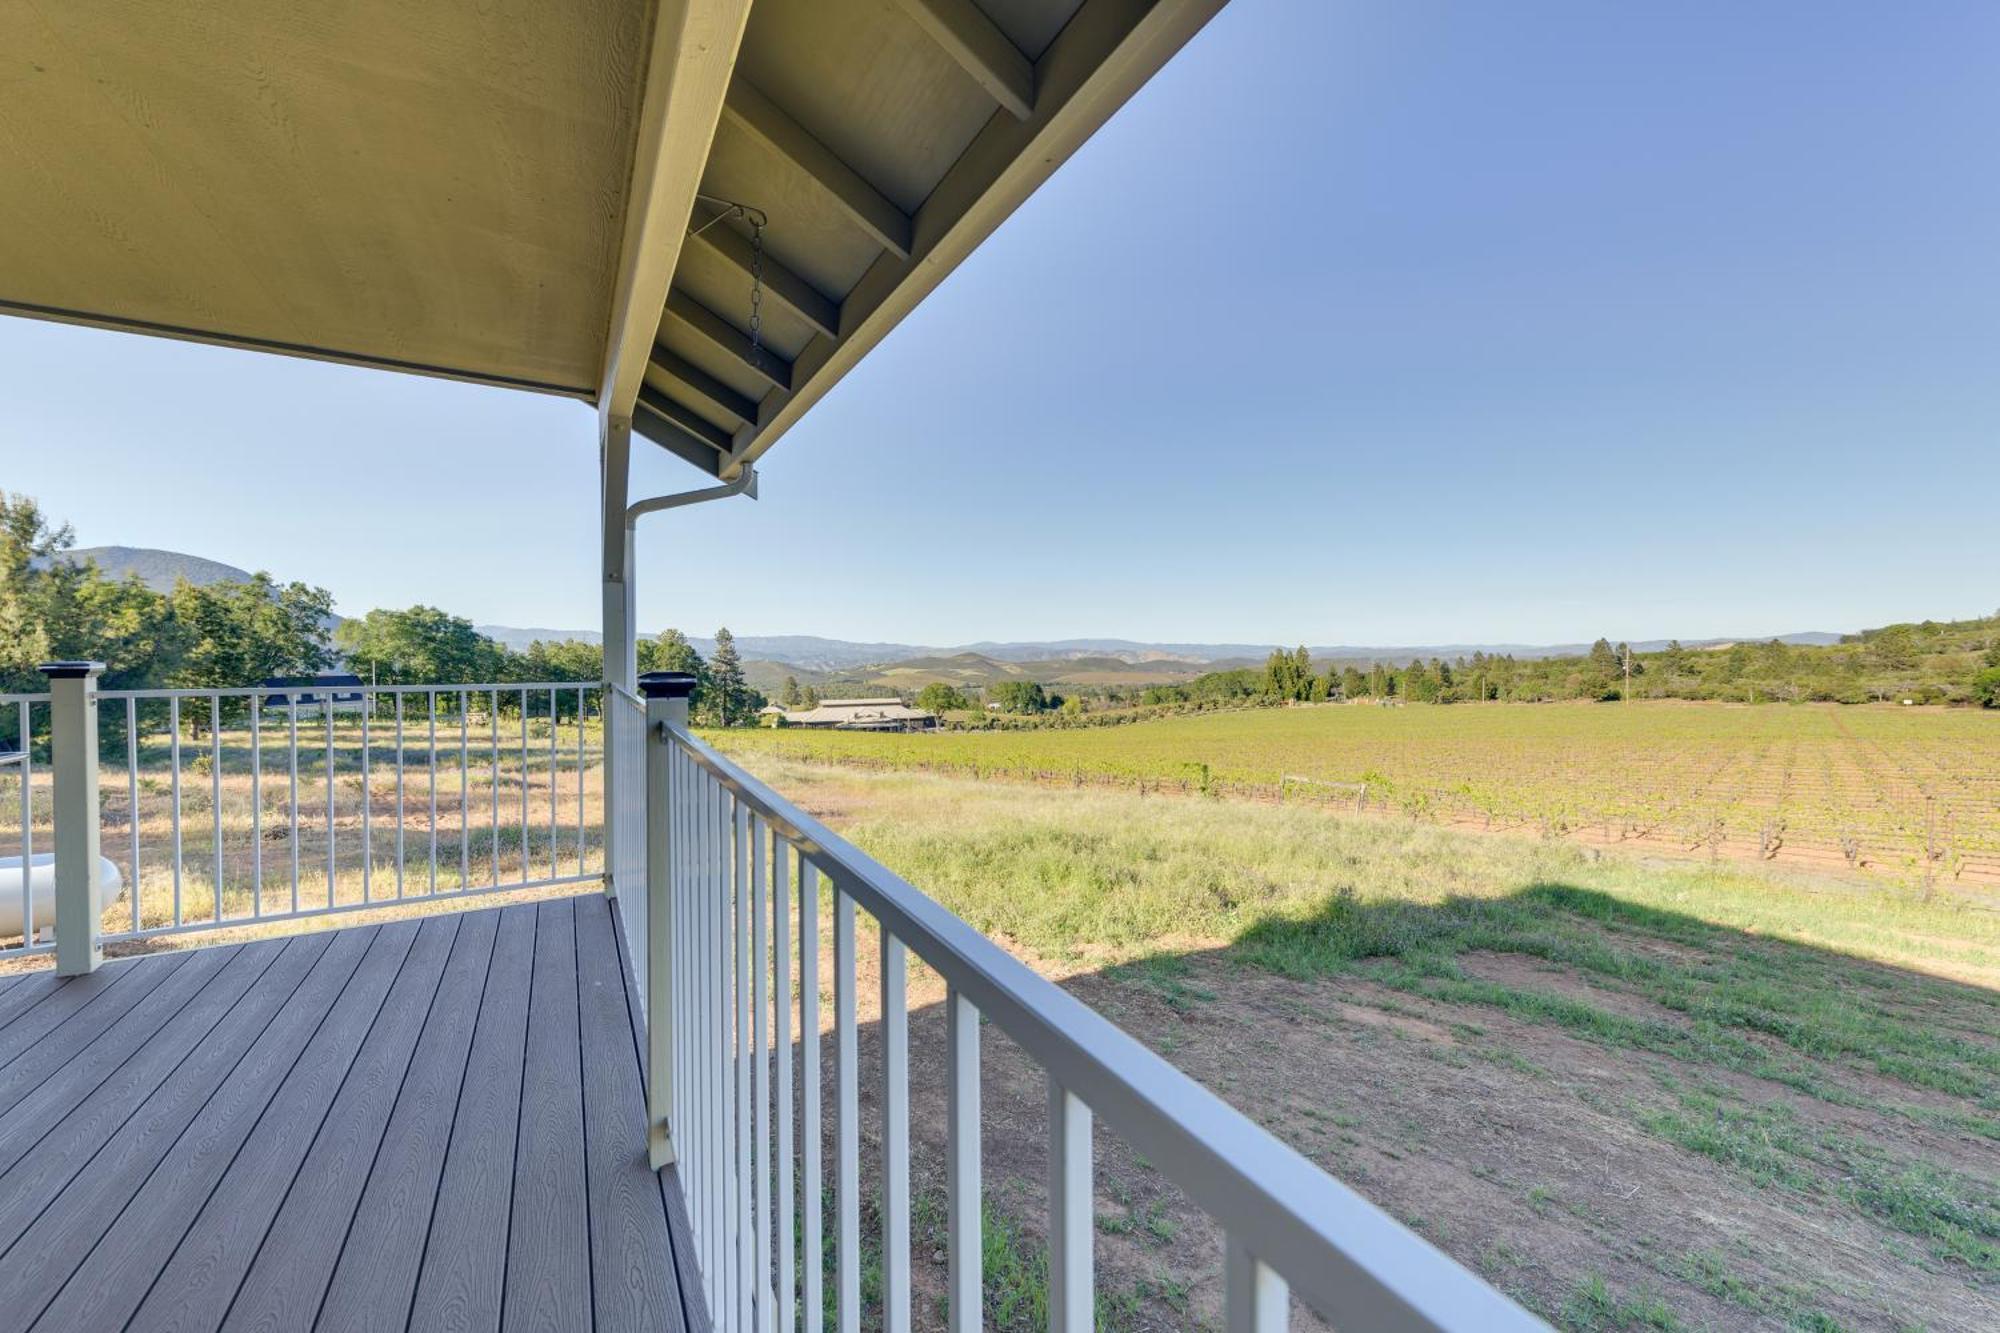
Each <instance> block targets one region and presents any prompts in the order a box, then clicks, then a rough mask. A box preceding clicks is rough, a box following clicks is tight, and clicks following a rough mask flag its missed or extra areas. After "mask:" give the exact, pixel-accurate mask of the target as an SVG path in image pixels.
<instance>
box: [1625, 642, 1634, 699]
mask: <svg viewBox="0 0 2000 1333" xmlns="http://www.w3.org/2000/svg"><path fill="white" fill-rule="evenodd" d="M1623 698H1624V701H1625V702H1626V703H1628V704H1629V703H1631V702H1632V645H1631V643H1630V642H1629V641H1628V642H1627V643H1626V645H1625V693H1624V695H1623Z"/></svg>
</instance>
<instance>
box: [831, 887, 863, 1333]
mask: <svg viewBox="0 0 2000 1333" xmlns="http://www.w3.org/2000/svg"><path fill="white" fill-rule="evenodd" d="M854 985H855V982H854V900H853V899H852V898H850V897H848V896H847V893H846V891H845V890H843V889H841V888H840V887H839V886H838V885H835V886H834V890H833V1024H834V1062H833V1081H834V1094H833V1095H834V1112H833V1114H834V1122H833V1138H834V1148H833V1195H834V1198H833V1206H834V1211H835V1219H834V1252H835V1255H834V1257H835V1266H836V1269H837V1272H836V1280H837V1282H838V1286H837V1288H836V1291H837V1293H838V1294H837V1296H836V1297H835V1304H836V1308H835V1312H834V1313H835V1321H836V1322H835V1327H836V1328H837V1330H838V1333H861V1085H860V1083H859V1081H858V1078H859V1074H860V1069H859V1063H860V1043H859V1041H858V1039H857V1035H856V1033H855V1026H854Z"/></svg>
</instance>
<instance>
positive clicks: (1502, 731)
mask: <svg viewBox="0 0 2000 1333" xmlns="http://www.w3.org/2000/svg"><path fill="white" fill-rule="evenodd" d="M719 739H720V740H721V743H722V744H724V745H725V747H726V748H728V749H730V750H732V751H734V752H736V753H738V754H740V755H743V756H745V757H746V758H750V759H753V760H754V758H755V757H756V756H757V755H759V754H773V755H783V756H788V757H792V758H797V759H804V760H816V761H824V762H831V763H839V764H848V765H859V766H866V767H887V768H916V769H924V770H929V771H934V772H939V773H950V774H960V775H966V776H972V777H980V778H998V779H1006V780H1016V781H1031V782H1056V783H1073V784H1077V785H1082V784H1093V785H1095V784H1107V785H1116V786H1122V787H1126V788H1133V789H1137V790H1140V791H1145V792H1151V791H1165V792H1188V793H1204V794H1209V795H1218V796H1233V797H1249V798H1253V799H1283V800H1296V801H1316V802H1321V803H1325V804H1327V805H1329V806H1332V807H1335V808H1345V809H1350V810H1355V811H1358V812H1364V813H1367V812H1373V813H1391V814H1398V815H1402V816H1406V817H1413V818H1419V819H1426V820H1434V821H1438V822H1442V823H1450V824H1456V825H1472V826H1476V827H1482V828H1491V829H1494V830H1512V831H1518V832H1524V833H1529V834H1535V835H1540V836H1544V837H1563V838H1573V839H1579V840H1583V841H1587V842H1592V843H1603V844H1629V845H1634V846H1636V847H1638V848H1640V849H1642V850H1648V851H1659V852H1662V853H1671V854H1691V855H1707V856H1714V857H1732V858H1756V859H1763V860H1769V861H1778V862H1783V863H1790V864H1796V865H1803V866H1813V867H1818V868H1822V869H1831V870H1841V869H1850V870H1856V871H1866V872H1873V873H1878V874H1890V875H1893V876H1896V877H1897V878H1900V879H1907V880H1911V881H1921V882H1923V883H1934V882H1939V881H1957V882H1960V883H1967V884H1994V883H2000V714H1996V713H1993V712H1988V711H1973V710H1945V709H1911V708H1895V707H1882V708H1843V707H1840V706H1836V705H1793V706H1786V705H1763V706H1754V707H1753V706H1732V705H1717V704H1679V703H1634V704H1631V705H1618V704H1573V705H1572V704H1542V705H1533V704H1530V705H1497V704H1496V705H1484V706H1478V705H1474V706H1456V707H1424V706H1411V707H1398V708H1383V707H1375V706H1368V705H1339V704H1332V705H1322V706H1307V707H1295V708H1275V709H1253V710H1245V711H1241V712H1231V713H1218V714H1205V715H1200V716H1188V717H1174V718H1165V719H1161V720H1157V721H1151V722H1145V723H1139V724H1134V725H1131V726H1123V727H1107V728H1081V729H1075V730H1044V731H1026V732H943V733H938V734H931V735H921V734H919V735H882V734H873V733H862V732H838V731H800V730H776V731H763V732H754V733H752V732H730V733H727V734H726V735H725V736H723V737H720V738H719Z"/></svg>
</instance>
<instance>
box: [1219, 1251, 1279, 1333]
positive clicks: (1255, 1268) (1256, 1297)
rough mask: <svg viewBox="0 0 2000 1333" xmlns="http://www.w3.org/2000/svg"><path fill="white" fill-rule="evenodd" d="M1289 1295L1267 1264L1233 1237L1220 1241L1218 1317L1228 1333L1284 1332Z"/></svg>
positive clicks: (1275, 1273)
mask: <svg viewBox="0 0 2000 1333" xmlns="http://www.w3.org/2000/svg"><path fill="white" fill-rule="evenodd" d="M1291 1303H1292V1298H1291V1292H1290V1291H1289V1289H1288V1288H1287V1287H1286V1285H1285V1280H1284V1279H1283V1278H1281V1277H1279V1276H1278V1274H1277V1272H1276V1271H1275V1270H1274V1269H1272V1268H1271V1266H1270V1265H1268V1264H1265V1263H1262V1262H1260V1261H1259V1260H1258V1259H1257V1258H1256V1256H1254V1255H1252V1254H1251V1253H1250V1251H1249V1249H1248V1248H1247V1247H1246V1246H1245V1245H1244V1244H1243V1242H1242V1241H1240V1240H1238V1239H1237V1238H1236V1237H1234V1236H1230V1237H1229V1238H1228V1239H1227V1240H1225V1241H1224V1242H1223V1259H1222V1316H1223V1326H1224V1328H1226V1329H1227V1330H1228V1333H1284V1329H1285V1326H1286V1324H1287V1323H1288V1322H1289V1321H1290V1316H1291Z"/></svg>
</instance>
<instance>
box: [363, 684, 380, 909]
mask: <svg viewBox="0 0 2000 1333" xmlns="http://www.w3.org/2000/svg"><path fill="white" fill-rule="evenodd" d="M377 697H378V696H377V695H376V693H375V692H374V691H373V690H372V689H370V690H363V691H362V692H361V901H362V902H364V903H372V902H374V901H375V818H374V815H375V788H374V786H373V784H372V783H371V782H370V781H369V775H370V774H371V773H372V772H373V771H374V770H373V768H372V767H371V766H370V760H371V759H372V758H373V756H372V754H371V752H370V749H369V742H370V739H371V737H370V735H369V721H370V719H371V718H372V717H373V716H374V713H375V700H376V698H377Z"/></svg>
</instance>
